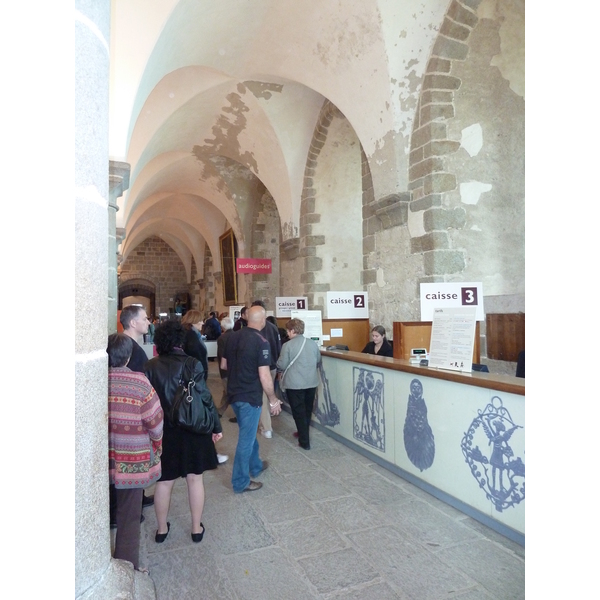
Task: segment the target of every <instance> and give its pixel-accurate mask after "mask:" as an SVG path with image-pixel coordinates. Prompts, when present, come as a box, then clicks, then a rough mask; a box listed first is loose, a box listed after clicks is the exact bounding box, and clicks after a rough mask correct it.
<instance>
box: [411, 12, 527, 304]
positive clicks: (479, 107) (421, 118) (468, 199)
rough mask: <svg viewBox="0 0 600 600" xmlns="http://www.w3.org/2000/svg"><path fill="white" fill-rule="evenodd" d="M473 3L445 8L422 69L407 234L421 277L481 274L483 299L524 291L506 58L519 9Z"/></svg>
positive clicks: (518, 103) (520, 147)
mask: <svg viewBox="0 0 600 600" xmlns="http://www.w3.org/2000/svg"><path fill="white" fill-rule="evenodd" d="M479 5H480V0H461V1H460V2H459V1H454V2H452V3H451V4H450V6H449V8H448V11H447V13H446V15H445V18H444V21H443V23H442V26H441V28H440V31H439V35H438V37H437V39H436V42H435V44H434V47H433V50H432V53H431V57H430V59H429V62H428V65H427V69H426V73H425V77H424V80H423V86H422V90H421V95H420V98H419V102H418V106H417V110H416V115H415V121H414V129H413V133H412V137H411V147H410V159H409V190H410V192H411V198H410V212H409V230H410V238H411V241H410V244H411V252H412V253H413V254H421V255H422V256H423V275H424V277H423V279H422V281H440V280H451V279H455V278H456V277H463V278H464V277H466V278H467V279H468V280H469V281H471V280H481V281H483V282H484V289H485V290H486V296H487V295H496V294H499V295H500V294H507V293H515V292H516V293H519V292H524V282H523V281H522V280H523V278H522V273H524V264H523V265H522V268H518V265H519V261H520V260H522V257H520V256H519V254H521V253H522V248H523V244H524V227H523V225H522V224H523V223H524V164H523V162H522V157H523V156H524V136H523V129H524V98H523V96H522V94H521V88H520V86H519V85H518V82H517V81H515V79H518V76H517V77H515V75H514V72H513V73H511V72H510V69H508V70H507V69H506V62H504V61H507V60H510V59H511V58H513V56H514V55H511V54H510V53H511V52H515V51H519V49H520V46H519V43H520V41H521V40H520V39H519V29H518V27H519V19H524V15H520V14H518V13H519V11H518V10H517V14H516V15H515V9H516V8H517V6H516V5H515V4H514V3H508V2H503V1H502V0H499V1H498V2H497V3H495V4H494V6H493V10H492V7H491V5H490V6H487V5H486V6H483V5H482V7H481V9H480V11H479V13H481V18H480V14H479V13H478V12H477V11H478V7H479ZM523 10H524V9H523ZM511 19H512V23H511V22H510V21H511ZM515 20H516V21H515ZM503 29H504V31H505V32H506V30H507V29H508V30H509V31H508V32H506V33H503ZM503 35H504V37H502V36H503ZM509 64H511V65H512V68H513V69H516V70H518V67H515V66H514V65H515V64H520V63H519V62H518V61H512V62H509ZM498 65H499V66H498ZM477 81H480V82H481V81H485V84H481V83H480V84H479V85H477ZM515 90H516V91H515ZM474 138H477V139H476V143H473V140H474ZM480 152H481V155H480V156H478V154H479V153H480ZM482 156H485V160H481V157H482ZM490 159H492V160H490ZM507 173H510V177H507ZM488 192H489V193H488ZM515 223H516V224H519V225H518V226H517V228H515V229H517V231H514V230H513V228H514V224H515Z"/></svg>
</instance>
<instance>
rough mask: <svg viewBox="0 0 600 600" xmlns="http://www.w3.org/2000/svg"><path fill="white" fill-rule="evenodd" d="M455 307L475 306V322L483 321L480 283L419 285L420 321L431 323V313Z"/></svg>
mask: <svg viewBox="0 0 600 600" xmlns="http://www.w3.org/2000/svg"><path fill="white" fill-rule="evenodd" d="M455 306H475V307H476V308H477V319H476V320H477V321H483V320H485V315H484V314H483V287H482V285H481V283H460V282H458V283H422V284H421V321H433V311H434V309H436V308H445V307H449V308H452V307H455Z"/></svg>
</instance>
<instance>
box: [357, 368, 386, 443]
mask: <svg viewBox="0 0 600 600" xmlns="http://www.w3.org/2000/svg"><path fill="white" fill-rule="evenodd" d="M357 373H358V376H357ZM354 378H355V384H354V406H353V428H354V437H355V438H356V439H358V440H361V441H362V442H364V443H366V444H369V445H370V446H373V447H374V448H378V449H380V450H383V451H385V419H384V406H383V374H382V373H377V372H376V371H369V370H367V369H362V368H358V367H355V368H354Z"/></svg>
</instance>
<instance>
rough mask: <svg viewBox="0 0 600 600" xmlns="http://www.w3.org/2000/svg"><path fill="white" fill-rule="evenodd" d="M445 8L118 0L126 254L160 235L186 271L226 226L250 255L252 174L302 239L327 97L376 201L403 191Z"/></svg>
mask: <svg viewBox="0 0 600 600" xmlns="http://www.w3.org/2000/svg"><path fill="white" fill-rule="evenodd" d="M447 6H448V2H447V0H443V1H442V0H428V2H427V4H426V5H424V4H422V3H418V2H414V1H412V0H411V1H406V2H399V1H398V0H344V2H341V1H337V0H303V1H302V2H298V1H297V0H252V1H249V0H219V1H218V2H216V1H214V0H179V1H177V0H113V2H112V17H111V18H112V23H111V91H110V140H109V144H110V158H111V159H112V160H119V161H124V162H127V163H129V164H130V165H131V175H130V187H129V190H128V191H127V192H126V193H125V194H124V195H123V196H122V197H121V198H120V199H119V212H118V213H117V226H118V227H122V228H124V229H125V232H126V237H125V239H124V241H123V244H122V246H121V252H122V254H123V256H124V258H127V255H128V254H129V253H130V252H131V251H132V250H133V249H134V248H135V247H136V246H137V245H138V244H140V243H141V242H143V241H144V240H145V239H147V238H148V237H150V236H152V235H159V236H161V237H162V238H163V239H164V240H165V241H166V242H167V243H169V245H171V246H172V247H173V249H174V250H175V251H176V252H177V253H178V254H179V256H180V257H181V258H182V262H183V263H184V265H186V268H188V273H189V265H190V263H191V258H193V259H194V260H195V262H196V264H197V265H199V266H200V265H202V264H203V259H204V252H205V244H206V245H208V248H209V249H210V252H211V254H212V255H213V256H214V257H217V256H219V248H218V239H219V236H220V235H221V234H222V233H223V232H224V231H226V230H227V229H228V228H229V227H232V228H233V231H234V233H235V235H236V238H237V240H238V245H239V254H240V256H247V254H246V251H247V243H246V240H247V239H248V236H249V233H250V232H249V230H248V227H249V223H248V219H247V215H248V212H249V208H248V204H249V203H250V202H252V191H253V190H256V189H257V183H258V182H260V183H262V185H264V187H266V188H267V190H268V191H269V193H270V194H271V196H272V197H273V199H274V201H275V204H276V206H277V209H278V211H279V216H280V220H281V227H282V238H281V239H282V241H285V240H287V239H291V238H294V237H297V236H298V229H299V220H300V219H299V214H300V198H301V190H302V185H303V176H304V170H305V166H306V160H307V152H308V148H309V145H310V142H311V139H312V136H313V134H314V130H315V124H316V121H317V117H318V115H319V111H320V110H321V107H322V106H323V103H324V102H325V101H326V100H329V101H330V102H332V103H333V104H334V105H335V106H336V107H337V108H339V110H341V111H342V113H343V114H344V115H345V117H346V118H347V119H348V121H349V122H350V124H351V125H352V127H353V128H354V130H355V132H356V134H357V136H358V138H359V140H360V142H361V145H362V147H363V150H364V152H365V155H366V156H367V159H368V160H369V165H370V168H371V172H372V175H373V185H374V190H375V193H376V196H383V195H385V194H390V193H394V192H397V191H399V190H403V189H406V188H405V186H406V179H407V164H408V150H409V149H408V140H409V136H410V133H411V129H412V121H413V113H414V108H415V106H416V103H417V98H418V91H419V83H420V81H421V77H422V75H423V72H424V70H425V67H426V63H427V58H428V56H429V48H430V46H431V44H432V43H433V40H434V38H435V35H436V33H437V32H436V30H437V28H438V27H439V23H440V22H441V20H442V17H443V15H444V12H445V10H446V8H447Z"/></svg>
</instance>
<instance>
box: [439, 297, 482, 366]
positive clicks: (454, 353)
mask: <svg viewBox="0 0 600 600" xmlns="http://www.w3.org/2000/svg"><path fill="white" fill-rule="evenodd" d="M476 313H477V308H476V307H475V306H461V307H458V308H436V309H435V310H434V311H433V325H432V328H431V341H430V342H429V366H430V367H437V368H438V369H449V370H451V371H471V367H472V363H473V344H474V343H475V322H476V320H477V319H476V318H475V317H476Z"/></svg>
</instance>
